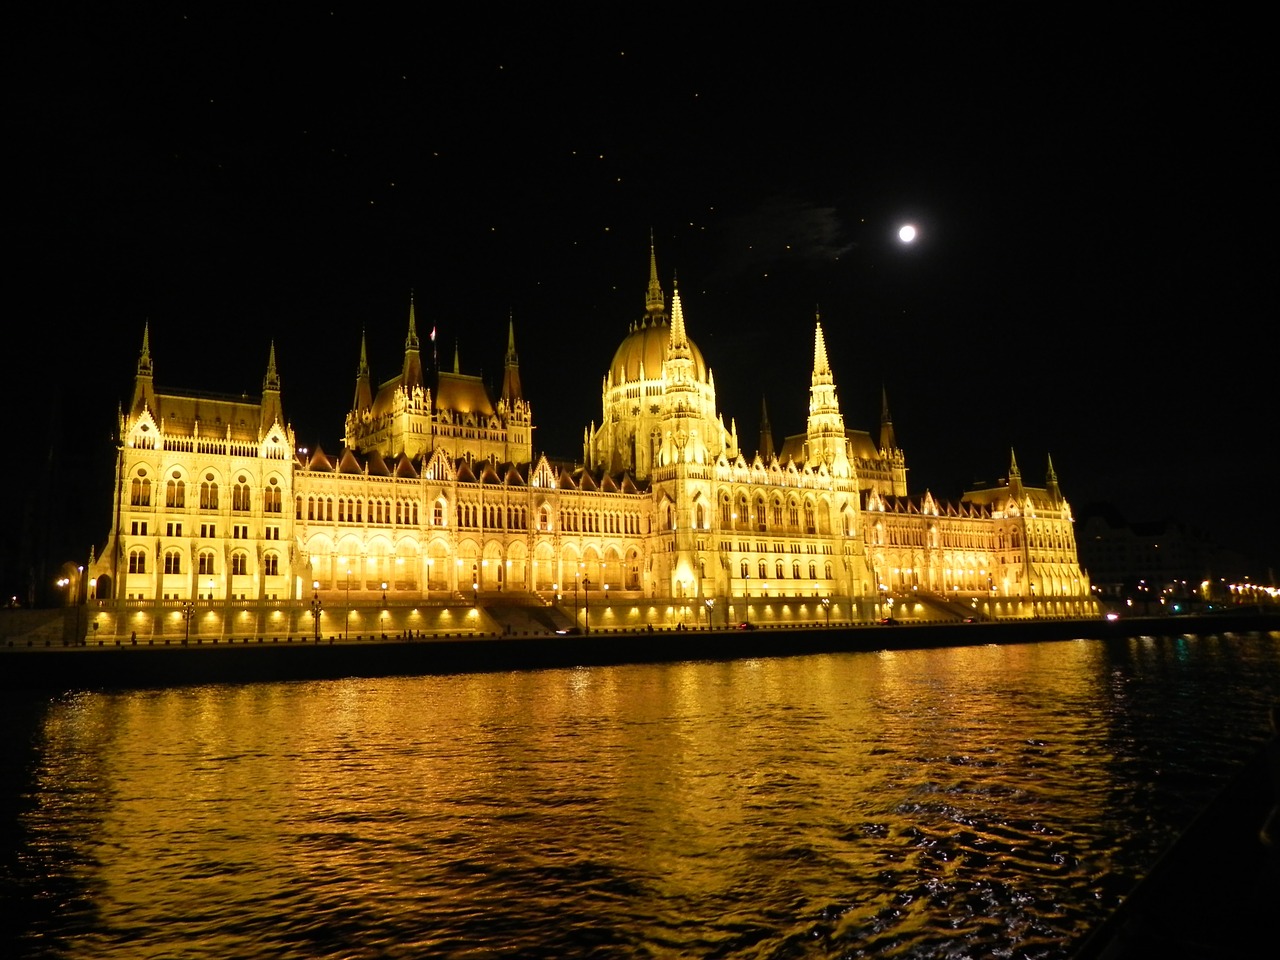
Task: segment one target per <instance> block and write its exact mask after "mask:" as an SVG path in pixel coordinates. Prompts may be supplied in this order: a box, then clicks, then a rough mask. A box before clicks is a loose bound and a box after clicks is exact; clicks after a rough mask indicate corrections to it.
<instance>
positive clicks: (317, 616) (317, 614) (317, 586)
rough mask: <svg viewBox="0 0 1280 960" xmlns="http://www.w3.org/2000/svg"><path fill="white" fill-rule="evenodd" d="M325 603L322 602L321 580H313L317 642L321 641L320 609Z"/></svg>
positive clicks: (312, 607) (313, 607) (313, 612)
mask: <svg viewBox="0 0 1280 960" xmlns="http://www.w3.org/2000/svg"><path fill="white" fill-rule="evenodd" d="M323 608H324V604H323V603H321V602H320V581H319V580H312V581H311V620H312V624H313V625H314V626H315V630H316V643H319V642H320V611H321V610H322V609H323Z"/></svg>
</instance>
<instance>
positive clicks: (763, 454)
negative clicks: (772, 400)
mask: <svg viewBox="0 0 1280 960" xmlns="http://www.w3.org/2000/svg"><path fill="white" fill-rule="evenodd" d="M760 459H761V460H763V461H764V462H765V463H768V462H769V461H770V460H772V459H773V428H772V427H771V426H770V425H769V404H768V402H767V401H766V400H765V398H764V397H761V398H760Z"/></svg>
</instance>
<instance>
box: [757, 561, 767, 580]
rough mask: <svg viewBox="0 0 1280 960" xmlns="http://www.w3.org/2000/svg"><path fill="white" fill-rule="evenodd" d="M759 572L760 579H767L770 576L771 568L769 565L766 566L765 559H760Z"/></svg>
mask: <svg viewBox="0 0 1280 960" xmlns="http://www.w3.org/2000/svg"><path fill="white" fill-rule="evenodd" d="M758 572H759V574H760V579H761V580H766V579H768V577H769V568H768V567H766V566H765V565H764V561H763V560H761V561H760V564H759V568H758Z"/></svg>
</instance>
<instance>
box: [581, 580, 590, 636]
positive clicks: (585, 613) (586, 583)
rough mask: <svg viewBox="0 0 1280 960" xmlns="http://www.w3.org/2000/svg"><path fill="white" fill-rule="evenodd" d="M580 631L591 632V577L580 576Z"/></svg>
mask: <svg viewBox="0 0 1280 960" xmlns="http://www.w3.org/2000/svg"><path fill="white" fill-rule="evenodd" d="M582 632H583V633H590V632H591V578H590V577H583V578H582Z"/></svg>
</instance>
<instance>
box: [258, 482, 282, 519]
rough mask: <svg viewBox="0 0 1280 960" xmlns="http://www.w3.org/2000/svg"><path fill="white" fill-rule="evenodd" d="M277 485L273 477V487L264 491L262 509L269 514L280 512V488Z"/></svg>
mask: <svg viewBox="0 0 1280 960" xmlns="http://www.w3.org/2000/svg"><path fill="white" fill-rule="evenodd" d="M275 483H276V480H275V477H272V478H271V486H269V487H267V488H266V489H265V490H263V491H262V509H263V510H264V511H265V512H267V513H279V512H280V488H279V487H278V486H276V485H275Z"/></svg>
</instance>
